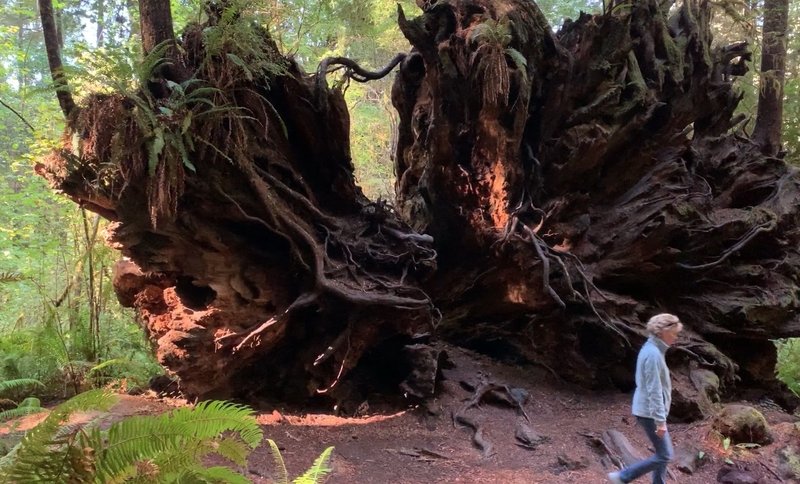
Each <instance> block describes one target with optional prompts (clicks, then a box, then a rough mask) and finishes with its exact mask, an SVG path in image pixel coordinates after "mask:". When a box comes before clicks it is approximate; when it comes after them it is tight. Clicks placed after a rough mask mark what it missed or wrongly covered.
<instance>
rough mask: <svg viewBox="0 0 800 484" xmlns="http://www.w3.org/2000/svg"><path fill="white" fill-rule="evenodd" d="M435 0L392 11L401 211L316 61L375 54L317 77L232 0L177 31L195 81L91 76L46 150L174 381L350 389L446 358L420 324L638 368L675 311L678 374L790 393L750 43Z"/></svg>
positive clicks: (232, 388)
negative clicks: (367, 179) (748, 129)
mask: <svg viewBox="0 0 800 484" xmlns="http://www.w3.org/2000/svg"><path fill="white" fill-rule="evenodd" d="M425 8H426V10H425V11H424V12H423V13H422V14H421V15H420V16H419V17H417V18H414V19H408V18H407V17H406V15H405V14H404V13H403V12H402V11H400V12H399V25H400V28H401V29H402V31H403V33H404V34H405V35H406V37H407V38H408V39H409V40H410V41H411V43H412V45H413V50H412V51H411V52H410V53H409V54H408V55H407V56H406V57H405V59H404V60H403V61H402V63H401V67H400V71H399V74H398V76H397V79H396V81H395V85H394V89H393V102H394V104H395V106H396V107H397V110H398V111H399V113H400V130H399V133H398V135H399V142H398V148H397V157H396V163H397V166H396V168H397V175H398V179H397V211H396V212H395V210H394V209H393V208H392V207H390V206H388V205H386V204H385V203H374V202H370V201H369V200H367V199H365V198H364V196H363V195H362V194H361V191H360V189H359V188H358V187H357V186H356V184H355V182H354V177H353V167H352V163H351V160H350V152H349V140H348V133H349V118H348V114H347V110H346V106H345V103H344V99H343V97H342V94H341V92H340V90H339V89H338V88H337V87H336V86H334V87H333V88H330V87H329V86H328V84H327V82H326V81H325V72H326V71H327V70H328V66H329V65H331V64H332V63H338V64H341V65H344V66H345V67H347V69H348V71H347V72H349V73H350V75H351V76H352V77H353V78H354V79H356V80H358V79H359V78H362V79H364V80H366V79H368V78H370V77H371V76H372V74H374V73H366V74H365V72H364V71H363V70H361V71H360V70H359V69H358V68H357V67H354V66H353V65H351V63H348V62H345V61H346V60H343V59H339V60H333V61H329V63H323V64H324V65H323V66H322V67H321V68H320V70H319V72H318V74H317V75H316V76H307V75H306V74H305V73H303V72H301V71H300V70H299V69H298V68H297V66H296V65H295V64H294V63H293V62H292V61H291V60H288V59H285V58H283V57H282V56H281V55H280V54H279V53H278V51H277V49H276V48H275V45H274V43H273V42H272V41H271V40H270V39H269V36H268V35H267V33H266V32H263V31H261V30H259V29H258V28H257V27H252V26H248V27H247V29H245V30H243V27H242V25H243V24H244V23H243V22H240V23H236V18H237V15H219V12H216V13H215V12H209V16H210V20H209V24H208V25H195V26H190V27H189V29H188V30H187V31H186V32H185V33H184V35H183V36H182V40H181V42H182V49H181V50H182V51H183V52H186V54H185V58H184V59H183V60H182V62H184V65H185V66H186V69H188V71H189V72H194V75H193V76H192V77H193V78H196V79H199V80H200V81H195V80H192V81H186V82H184V83H181V84H180V85H176V84H175V83H162V84H160V85H159V86H160V87H161V88H166V89H167V91H166V92H160V93H153V92H150V93H148V92H147V90H146V89H145V90H143V91H142V93H141V95H139V96H135V97H129V98H123V97H121V96H94V97H92V98H90V99H89V100H88V102H87V103H86V105H85V106H84V107H83V108H82V109H81V111H80V113H79V115H78V117H77V124H76V127H75V129H74V131H73V132H70V133H68V134H67V136H66V137H65V149H64V150H62V151H61V152H59V153H56V154H54V155H53V156H52V157H51V158H50V159H48V160H46V162H45V163H43V164H42V165H41V166H39V167H38V171H39V172H40V173H41V174H43V175H44V176H46V177H47V178H48V179H50V180H51V181H52V183H53V184H54V185H55V186H56V187H58V188H59V189H61V190H63V191H64V192H65V193H67V194H68V195H69V196H71V197H72V198H73V199H75V200H76V201H77V202H78V203H81V204H83V205H85V206H87V207H89V208H91V209H93V210H95V211H97V212H98V213H101V214H102V215H104V216H105V217H107V218H109V219H110V220H113V221H114V224H113V225H112V228H111V230H110V240H111V242H112V243H113V244H114V245H115V246H116V247H118V248H119V249H120V250H121V251H122V253H123V254H124V255H125V257H126V259H125V260H123V261H122V262H121V263H120V264H119V266H118V268H117V273H116V279H115V286H116V288H117V291H118V295H119V297H120V300H121V301H122V302H123V304H126V305H129V306H134V307H136V308H137V309H138V311H139V313H140V314H141V315H142V317H143V322H144V325H145V327H146V330H147V332H148V334H149V336H150V338H151V340H152V341H153V343H154V345H155V346H156V347H157V349H158V355H159V359H160V361H161V362H162V364H164V366H165V367H167V368H168V369H169V370H171V371H172V372H173V373H174V374H175V375H177V376H178V377H179V378H180V381H181V385H182V388H183V390H184V391H186V392H187V393H190V394H193V395H240V396H241V395H246V394H252V393H262V394H264V393H266V394H270V395H274V396H281V397H296V398H300V399H307V398H309V397H313V396H314V395H320V394H321V395H326V396H329V397H332V398H334V399H337V400H338V399H339V398H340V397H339V396H337V395H336V392H337V391H341V392H343V393H346V392H347V391H349V390H345V389H347V388H349V387H348V385H347V384H346V382H345V383H342V382H344V381H345V380H346V379H347V378H348V377H350V378H351V379H357V378H361V377H363V376H365V375H366V374H368V373H370V372H372V373H373V374H372V375H371V376H372V377H373V378H374V377H376V375H375V374H374V373H375V372H382V373H381V374H380V375H378V377H380V378H384V379H387V380H391V381H394V382H395V384H397V383H399V382H400V381H401V380H403V379H404V378H405V377H406V376H409V375H411V376H413V375H414V374H423V373H424V374H425V375H435V374H436V365H437V364H438V363H439V361H440V360H441V358H442V356H441V355H439V354H438V353H437V352H436V351H428V350H427V349H426V348H425V347H424V346H421V344H423V343H424V340H425V339H426V338H428V337H430V335H439V336H442V337H445V338H448V339H451V340H454V341H456V342H458V343H461V344H465V345H469V346H472V347H475V348H478V349H481V350H483V351H486V352H488V353H492V354H494V355H496V356H502V357H506V358H515V359H519V360H526V361H533V362H537V363H539V364H542V365H546V366H548V367H550V368H552V369H553V370H554V371H556V372H557V373H559V374H561V375H562V376H565V377H567V378H569V379H571V380H574V381H579V382H582V383H584V384H589V385H598V386H603V385H608V384H609V383H611V384H615V385H617V386H620V387H623V388H625V387H626V386H629V385H631V383H632V382H631V376H630V366H631V363H632V359H633V358H634V357H635V354H636V351H637V350H638V344H639V343H640V342H641V340H642V338H643V337H644V330H643V328H644V322H645V321H646V319H647V318H648V317H649V316H650V315H652V314H653V313H655V312H658V311H662V310H667V311H670V312H674V313H676V314H678V315H679V316H680V317H681V318H682V320H683V321H684V322H685V323H686V326H687V328H688V329H687V332H686V335H685V337H684V338H683V339H682V340H681V341H680V343H679V344H678V345H677V346H678V349H679V350H680V351H678V352H676V353H675V356H676V357H677V359H678V360H681V361H683V362H685V363H687V368H688V367H689V365H688V363H690V362H691V364H692V368H698V367H699V368H703V369H708V370H712V371H714V372H715V373H716V374H717V375H719V377H720V378H721V380H722V382H723V385H727V389H728V390H730V389H731V388H732V384H733V382H734V379H735V377H736V376H737V375H739V376H741V377H742V378H743V379H744V380H745V381H747V378H750V382H752V383H754V384H755V383H758V384H760V385H762V386H764V385H766V386H770V385H772V386H773V389H777V388H778V385H777V384H776V383H775V380H774V377H773V376H772V374H769V375H766V377H765V374H766V370H765V366H764V365H763V364H762V362H761V360H760V359H757V358H755V357H754V356H755V354H754V353H752V352H751V351H750V350H751V349H752V348H759V350H763V352H765V353H763V352H762V353H761V354H766V355H767V356H768V357H770V355H772V356H774V348H772V347H771V346H770V345H771V342H770V341H769V340H770V339H771V338H776V337H787V336H797V335H800V319H799V318H798V315H797V314H798V313H797V309H798V279H800V275H799V274H798V267H800V254H799V253H798V249H797V247H798V243H799V242H800V233H798V231H797V228H796V227H797V226H798V222H800V220H799V219H800V212H799V211H798V207H799V206H800V190H798V176H797V173H796V172H795V171H793V170H792V169H790V168H789V167H787V165H786V164H785V163H784V162H783V161H782V160H780V159H778V158H774V157H766V156H763V155H762V154H761V152H760V151H759V147H758V146H757V145H755V144H753V143H751V142H750V141H749V140H748V139H747V138H745V137H743V136H741V135H739V134H736V132H735V129H734V128H735V120H734V119H733V116H732V113H733V110H734V109H735V107H736V104H737V102H738V100H739V95H738V94H737V93H736V92H735V90H734V88H733V86H732V80H733V76H735V75H737V74H742V73H743V72H744V71H745V69H746V67H745V66H744V60H745V59H747V58H749V54H748V53H747V50H746V46H745V45H743V44H737V45H732V46H717V47H712V43H711V38H710V34H709V29H708V14H707V10H706V9H704V8H703V7H702V6H699V5H697V4H695V3H692V2H685V3H683V4H682V5H681V6H680V7H674V8H672V9H670V6H669V5H668V4H662V3H658V2H656V1H654V0H639V1H637V2H634V3H633V4H632V5H628V4H624V5H620V6H618V7H617V8H615V9H613V13H608V14H605V15H596V16H590V15H582V16H581V17H580V18H579V19H578V20H577V21H574V22H568V23H567V24H566V25H565V26H564V27H563V28H562V29H561V31H559V32H558V33H557V34H553V33H552V30H551V28H550V26H549V25H548V24H547V22H546V21H545V19H544V17H543V15H542V14H541V12H540V11H539V10H538V8H537V7H536V5H535V4H534V3H532V2H529V1H526V0H472V1H460V0H442V1H439V2H436V3H435V4H434V5H430V6H429V5H427V4H426V6H425ZM230 19H234V20H233V21H232V23H230V24H228V23H226V22H231V20H230ZM247 25H249V24H247ZM215 29H217V30H215ZM218 29H231V30H226V31H224V32H225V33H226V34H229V35H228V36H227V37H226V36H219V37H215V33H220V31H219V30H218ZM237 36H238V37H237ZM218 38H223V39H236V41H231V42H227V43H222V44H221V45H220V44H219V43H215V39H218ZM237 42H238V43H237ZM244 47H246V48H244ZM176 86H177V87H176ZM210 106H213V108H211V107H210ZM148 113H149V114H148ZM73 133H77V134H79V136H74V135H73ZM404 346H405V348H404ZM409 355H410V356H409ZM421 355H429V357H421ZM359 363H360V364H359ZM414 369H417V370H418V371H417V373H414ZM366 376H370V375H366ZM685 378H687V382H688V376H687V377H685ZM414 380H415V379H414V378H408V379H406V381H405V390H404V391H406V392H407V393H409V394H415V393H419V394H427V393H429V392H430V390H431V388H433V386H434V385H433V384H432V383H431V382H430V378H427V377H426V378H424V379H420V378H417V380H424V381H425V382H426V383H425V389H422V390H420V389H418V388H408V385H409V384H410V383H409V382H412V381H414ZM372 382H373V384H374V382H375V380H374V379H373V380H372ZM689 384H691V383H689ZM395 388H397V387H396V386H395ZM342 398H343V397H342Z"/></svg>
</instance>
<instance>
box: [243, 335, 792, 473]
mask: <svg viewBox="0 0 800 484" xmlns="http://www.w3.org/2000/svg"><path fill="white" fill-rule="evenodd" d="M448 353H449V355H450V358H451V360H453V362H454V363H455V368H454V369H450V370H445V371H444V374H445V378H446V381H445V382H444V385H443V386H444V389H443V390H444V391H443V392H442V395H441V396H440V398H439V399H437V400H436V401H434V402H433V403H432V405H428V407H427V408H413V409H409V410H407V411H405V412H403V413H401V414H395V415H382V416H375V415H373V416H370V417H368V418H360V419H343V418H336V417H331V416H326V415H306V416H303V417H301V416H297V415H292V414H291V413H286V414H281V415H277V414H276V413H273V414H269V413H263V414H262V415H261V417H260V418H261V421H262V422H263V423H265V424H266V427H265V432H266V434H267V435H268V436H269V437H270V438H272V439H274V440H275V441H276V442H277V443H278V444H279V445H280V446H281V448H283V449H284V451H283V452H284V458H285V460H286V462H287V466H288V467H289V469H290V473H295V474H296V473H299V472H300V471H302V470H303V468H304V467H306V466H308V465H310V464H311V462H312V461H313V460H314V458H315V457H316V455H317V454H318V453H319V452H321V451H322V450H323V449H324V448H325V447H327V446H329V445H333V446H335V447H336V453H335V461H334V474H333V476H332V477H331V479H330V481H329V482H331V483H398V484H400V483H421V482H425V483H433V482H436V483H526V484H531V483H552V482H563V483H586V484H592V483H605V482H607V481H606V479H605V475H606V473H607V472H609V471H610V470H612V469H611V468H604V467H603V465H602V464H601V456H600V455H599V454H598V453H597V452H596V451H595V450H594V449H593V447H592V446H591V445H590V443H589V439H587V438H586V437H585V436H584V435H582V434H600V433H602V432H603V431H604V430H607V429H616V430H618V431H620V432H622V433H623V434H625V436H627V437H628V438H629V439H630V440H631V442H632V443H634V444H635V445H636V446H637V447H639V448H640V449H647V447H646V445H645V440H646V439H645V437H644V435H643V432H642V431H641V430H640V429H639V428H637V427H636V426H635V420H634V419H633V418H632V417H631V416H630V415H629V412H630V395H628V394H622V393H619V392H614V393H595V392H589V391H586V390H584V389H581V388H576V387H574V386H571V385H567V384H564V383H559V382H556V381H554V378H553V377H552V376H551V375H550V374H549V372H547V371H546V370H543V369H540V368H537V367H512V366H508V365H501V364H498V363H497V362H494V361H492V360H489V359H488V358H484V357H481V356H476V355H474V354H471V353H468V352H466V351H463V350H458V349H450V350H448ZM481 374H482V375H484V376H485V377H487V378H491V379H492V380H494V381H497V382H500V383H506V384H508V385H511V386H513V387H522V388H524V389H526V390H527V391H528V392H529V393H530V398H529V400H528V403H527V404H526V405H525V411H526V413H527V414H528V416H529V417H530V420H531V422H530V427H532V428H533V429H534V430H535V431H536V432H538V433H540V434H542V435H545V436H547V437H548V438H549V442H547V443H544V444H542V445H540V446H538V448H536V450H533V451H531V450H527V449H525V448H522V447H520V446H518V445H516V444H515V438H514V430H515V426H516V424H517V422H519V421H521V420H522V417H520V416H519V415H518V414H517V412H515V411H514V409H512V408H511V407H508V406H497V405H491V404H484V405H482V406H481V407H480V408H478V409H472V410H470V411H469V412H468V414H469V415H470V416H472V417H474V418H475V419H476V420H479V421H481V422H482V423H483V425H484V428H485V435H486V439H487V440H488V441H490V442H491V443H492V445H493V447H494V454H493V455H492V456H491V457H488V458H484V457H482V455H481V452H480V451H479V450H478V449H477V448H476V447H474V446H473V444H472V442H471V432H470V431H468V429H466V428H463V427H462V426H459V428H456V427H455V426H454V425H453V422H452V412H453V411H454V410H458V409H460V408H462V407H463V405H464V402H465V401H466V400H468V399H469V398H470V396H471V395H472V393H471V392H470V391H468V390H467V389H465V388H463V387H462V386H461V385H459V383H458V382H459V381H461V380H467V381H473V382H474V381H476V380H477V379H478V378H479V375H481ZM776 413H777V412H776ZM767 415H768V417H774V418H770V420H772V422H771V423H776V422H777V421H778V420H781V417H780V415H772V414H769V413H768V414H767ZM787 419H788V416H785V415H784V416H783V420H787ZM795 420H797V419H795ZM779 427H780V428H781V429H784V431H786V432H792V431H794V430H789V429H790V428H792V424H788V425H787V424H784V425H783V426H779ZM670 428H671V432H672V436H673V440H674V443H675V448H676V451H679V450H681V449H684V448H687V447H688V446H690V445H691V446H694V447H695V448H697V450H698V451H700V450H702V451H703V452H704V453H705V456H704V459H703V460H704V461H705V464H704V465H703V466H702V467H701V468H700V469H699V470H698V471H697V472H696V473H695V474H694V475H691V476H689V475H687V474H683V473H681V472H679V471H677V470H674V471H673V472H674V475H675V478H676V479H675V480H673V481H672V482H681V483H698V484H699V483H703V484H707V483H712V482H716V481H717V479H716V476H717V472H718V470H719V469H720V467H721V466H725V465H727V464H725V460H726V459H729V458H730V459H732V460H733V461H734V463H735V465H738V466H740V467H743V468H747V469H748V470H750V471H752V474H753V475H755V476H757V477H758V478H759V482H761V483H770V482H780V481H778V479H776V478H775V477H773V476H772V475H771V473H770V471H769V470H767V469H766V468H765V467H764V466H763V465H762V464H760V463H759V461H761V462H763V464H764V465H766V466H768V467H770V468H771V469H776V468H777V463H776V462H775V461H774V457H773V455H772V454H774V452H775V450H776V449H774V448H773V447H776V446H779V445H780V444H773V445H772V446H769V447H767V448H765V449H754V450H749V451H740V450H738V449H737V450H736V453H733V452H726V451H725V450H724V449H722V446H721V443H720V440H719V438H718V437H716V436H715V435H714V434H713V432H711V431H710V426H709V424H708V423H699V424H698V423H695V424H692V425H681V424H675V425H671V427H670ZM774 430H777V429H775V428H774ZM777 433H780V431H779V430H778V431H777ZM797 437H798V436H795V438H797ZM789 438H791V437H789V436H788V435H779V436H777V438H776V441H777V442H786V441H787V440H786V439H789ZM427 451H432V452H427ZM415 453H416V454H420V455H419V456H414V454H415ZM440 456H441V457H440ZM270 463H271V458H270V457H269V455H268V454H267V453H266V452H265V451H264V450H263V449H259V450H257V451H256V454H255V455H254V456H253V458H252V460H251V469H252V470H254V471H255V472H257V473H259V474H262V475H263V476H265V477H266V476H269V472H270ZM256 481H257V482H269V479H267V478H263V479H261V480H258V479H256ZM642 482H645V481H642Z"/></svg>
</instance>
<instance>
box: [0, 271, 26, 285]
mask: <svg viewBox="0 0 800 484" xmlns="http://www.w3.org/2000/svg"><path fill="white" fill-rule="evenodd" d="M23 279H25V276H23V275H22V274H20V273H19V272H0V284H4V283H7V282H19V281H21V280H23Z"/></svg>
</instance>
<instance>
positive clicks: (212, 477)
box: [162, 466, 252, 484]
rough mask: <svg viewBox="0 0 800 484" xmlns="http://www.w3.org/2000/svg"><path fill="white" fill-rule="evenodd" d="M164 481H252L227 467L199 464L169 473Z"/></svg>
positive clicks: (233, 483) (243, 483) (244, 483)
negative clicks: (200, 465)
mask: <svg viewBox="0 0 800 484" xmlns="http://www.w3.org/2000/svg"><path fill="white" fill-rule="evenodd" d="M162 482H171V483H175V484H198V483H214V484H217V483H219V484H229V483H230V484H250V482H252V481H250V479H248V478H246V477H245V476H243V475H241V474H238V473H236V472H235V471H232V470H231V469H228V468H227V467H222V466H216V467H209V468H203V467H199V466H197V467H193V468H191V469H183V470H182V471H181V472H179V473H174V474H168V475H166V476H164V480H163V481H162Z"/></svg>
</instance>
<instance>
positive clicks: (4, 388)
mask: <svg viewBox="0 0 800 484" xmlns="http://www.w3.org/2000/svg"><path fill="white" fill-rule="evenodd" d="M34 386H40V387H41V386H43V385H42V383H41V382H40V381H38V380H34V379H31V378H19V379H16V380H6V381H0V397H3V396H4V395H8V394H9V393H12V392H14V391H19V390H23V389H27V388H30V387H34ZM3 403H5V404H7V405H2V404H3ZM0 405H2V406H0V409H2V408H3V407H6V406H11V408H7V409H6V410H2V411H0V422H2V421H4V420H9V419H12V418H17V417H21V416H23V415H28V414H30V413H36V412H40V411H42V410H43V409H42V403H41V401H39V399H38V398H36V397H31V396H29V397H25V398H23V399H22V400H21V401H19V402H16V401H14V400H12V399H10V398H0Z"/></svg>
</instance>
